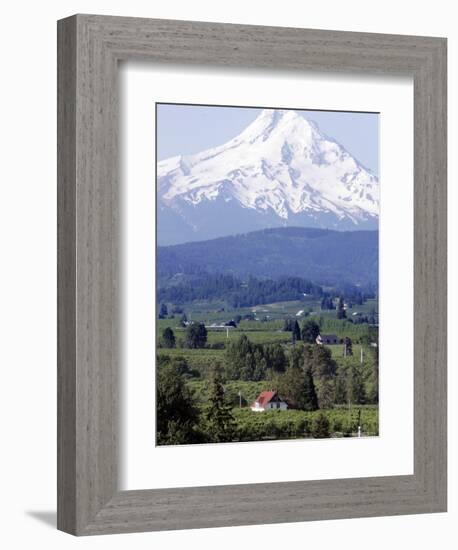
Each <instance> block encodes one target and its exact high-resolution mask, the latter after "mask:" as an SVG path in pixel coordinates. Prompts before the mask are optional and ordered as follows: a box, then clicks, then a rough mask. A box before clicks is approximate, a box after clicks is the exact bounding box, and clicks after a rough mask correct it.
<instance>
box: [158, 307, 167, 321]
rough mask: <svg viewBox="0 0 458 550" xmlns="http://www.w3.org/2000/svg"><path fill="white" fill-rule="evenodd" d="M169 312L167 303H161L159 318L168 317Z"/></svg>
mask: <svg viewBox="0 0 458 550" xmlns="http://www.w3.org/2000/svg"><path fill="white" fill-rule="evenodd" d="M168 314H169V312H168V309H167V306H166V304H161V307H160V308H159V319H166V318H167V315H168Z"/></svg>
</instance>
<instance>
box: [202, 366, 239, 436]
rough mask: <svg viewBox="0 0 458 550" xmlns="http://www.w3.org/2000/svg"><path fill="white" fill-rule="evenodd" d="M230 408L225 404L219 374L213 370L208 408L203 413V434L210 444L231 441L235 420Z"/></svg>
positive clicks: (218, 371)
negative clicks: (204, 433)
mask: <svg viewBox="0 0 458 550" xmlns="http://www.w3.org/2000/svg"><path fill="white" fill-rule="evenodd" d="M231 410H232V407H231V405H229V404H228V403H226V400H225V397H224V386H223V378H222V375H221V372H220V370H219V369H218V368H215V369H214V370H213V372H212V374H211V378H210V387H209V398H208V406H207V409H206V411H205V415H204V417H205V432H206V435H207V438H208V440H209V441H210V442H211V443H223V442H228V441H232V440H233V439H234V433H235V420H234V417H233V416H232V412H231Z"/></svg>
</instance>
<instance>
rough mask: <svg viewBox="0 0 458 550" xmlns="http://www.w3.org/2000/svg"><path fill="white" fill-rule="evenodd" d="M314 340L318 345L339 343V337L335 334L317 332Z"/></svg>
mask: <svg viewBox="0 0 458 550" xmlns="http://www.w3.org/2000/svg"><path fill="white" fill-rule="evenodd" d="M315 342H316V343H317V344H320V346H324V345H326V346H332V345H334V344H340V338H339V337H338V336H336V335H335V334H318V336H317V337H316V340H315Z"/></svg>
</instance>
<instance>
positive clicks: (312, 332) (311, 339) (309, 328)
mask: <svg viewBox="0 0 458 550" xmlns="http://www.w3.org/2000/svg"><path fill="white" fill-rule="evenodd" d="M319 334H320V325H319V324H318V323H317V322H316V321H314V320H313V319H307V321H304V322H303V324H302V340H303V341H304V342H307V343H309V344H314V343H315V340H316V339H317V336H318V335H319Z"/></svg>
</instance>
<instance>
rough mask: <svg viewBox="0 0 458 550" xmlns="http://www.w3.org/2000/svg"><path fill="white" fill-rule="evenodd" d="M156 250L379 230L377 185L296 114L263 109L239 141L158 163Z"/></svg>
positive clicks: (374, 178) (338, 147)
mask: <svg viewBox="0 0 458 550" xmlns="http://www.w3.org/2000/svg"><path fill="white" fill-rule="evenodd" d="M156 174H157V217H158V220H157V224H158V235H157V237H158V243H159V244H178V243H181V242H187V241H195V240H205V239H209V238H216V237H221V236H225V235H230V234H235V233H242V232H248V231H252V230H256V229H263V228H268V227H282V226H309V227H323V228H328V229H342V230H348V229H353V230H356V229H376V228H377V226H378V215H379V200H380V199H379V180H378V178H377V176H376V175H375V174H373V173H372V172H371V171H370V170H369V169H367V168H365V167H364V166H363V165H362V164H361V163H359V162H358V160H356V159H355V158H354V157H353V156H352V155H351V154H350V153H349V152H348V151H346V149H345V148H344V147H343V146H342V145H340V144H339V143H338V142H337V141H335V140H334V139H332V138H331V137H328V136H326V135H325V134H324V133H322V132H321V131H320V129H319V127H318V126H317V125H316V124H315V123H314V122H312V121H310V120H308V119H306V118H304V117H303V116H302V115H300V114H299V113H298V112H296V111H294V110H280V109H264V110H262V111H261V112H260V114H259V116H258V117H257V118H256V119H255V120H254V121H253V122H252V123H251V124H250V125H249V126H248V127H247V128H245V129H244V130H243V131H242V132H241V133H240V134H239V135H238V136H236V137H234V138H233V139H231V140H230V141H228V142H227V143H225V144H223V145H220V146H218V147H214V148H211V149H207V150H205V151H202V152H200V153H197V154H194V155H186V156H185V155H181V156H175V157H172V158H169V159H165V160H163V161H160V162H158V163H157V172H156Z"/></svg>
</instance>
